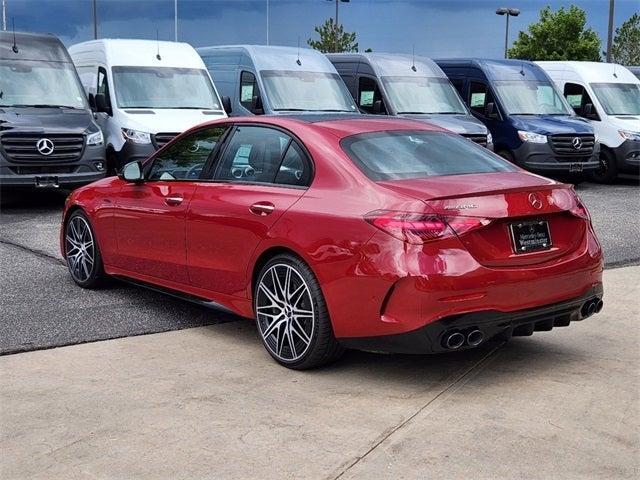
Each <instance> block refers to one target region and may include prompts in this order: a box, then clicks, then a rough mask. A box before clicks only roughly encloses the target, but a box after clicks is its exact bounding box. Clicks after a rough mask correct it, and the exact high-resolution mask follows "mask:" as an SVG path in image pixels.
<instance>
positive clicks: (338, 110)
mask: <svg viewBox="0 0 640 480" xmlns="http://www.w3.org/2000/svg"><path fill="white" fill-rule="evenodd" d="M308 111H309V112H347V113H353V111H352V110H343V109H338V108H322V109H316V110H308Z"/></svg>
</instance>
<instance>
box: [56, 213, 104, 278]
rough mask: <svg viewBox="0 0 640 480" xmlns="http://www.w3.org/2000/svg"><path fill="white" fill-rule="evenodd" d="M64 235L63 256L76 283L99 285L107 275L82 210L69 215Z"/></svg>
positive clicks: (89, 224) (92, 233) (98, 248)
mask: <svg viewBox="0 0 640 480" xmlns="http://www.w3.org/2000/svg"><path fill="white" fill-rule="evenodd" d="M64 237H65V239H64V256H65V259H66V260H67V268H68V269H69V274H70V275H71V278H72V279H73V281H74V282H75V283H76V285H78V286H80V287H82V288H88V289H93V288H97V287H99V286H101V285H102V284H103V283H104V280H105V279H106V277H107V275H106V274H105V273H104V265H103V263H102V255H101V254H100V247H99V246H98V242H97V240H96V236H95V234H94V232H93V228H91V223H90V222H89V219H88V218H87V216H86V215H85V214H84V212H83V211H82V210H76V211H75V212H73V213H72V214H71V215H70V216H69V219H68V220H67V223H66V225H65V231H64Z"/></svg>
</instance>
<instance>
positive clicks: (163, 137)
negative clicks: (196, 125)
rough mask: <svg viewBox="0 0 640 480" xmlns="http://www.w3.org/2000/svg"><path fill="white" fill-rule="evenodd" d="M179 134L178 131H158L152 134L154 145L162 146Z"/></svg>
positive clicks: (157, 147)
mask: <svg viewBox="0 0 640 480" xmlns="http://www.w3.org/2000/svg"><path fill="white" fill-rule="evenodd" d="M178 135H180V134H179V133H177V132H176V133H169V132H163V133H156V134H155V135H153V136H152V139H153V146H154V147H156V149H159V148H162V147H164V146H165V145H166V144H167V143H169V142H170V141H171V140H173V139H174V138H175V137H177V136H178Z"/></svg>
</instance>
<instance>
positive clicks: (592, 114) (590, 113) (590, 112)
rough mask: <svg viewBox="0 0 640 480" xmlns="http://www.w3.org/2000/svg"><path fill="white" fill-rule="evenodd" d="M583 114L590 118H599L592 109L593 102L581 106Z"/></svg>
mask: <svg viewBox="0 0 640 480" xmlns="http://www.w3.org/2000/svg"><path fill="white" fill-rule="evenodd" d="M582 112H583V114H584V115H583V116H584V117H585V118H588V119H590V120H599V119H600V117H598V113H597V112H595V111H594V108H593V103H585V104H584V107H583V108H582Z"/></svg>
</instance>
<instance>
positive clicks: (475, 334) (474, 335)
mask: <svg viewBox="0 0 640 480" xmlns="http://www.w3.org/2000/svg"><path fill="white" fill-rule="evenodd" d="M483 340H484V333H482V332H481V331H480V330H478V329H476V330H471V331H470V332H469V333H468V334H467V345H469V346H470V347H477V346H478V345H480V344H481V343H482V341H483Z"/></svg>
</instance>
